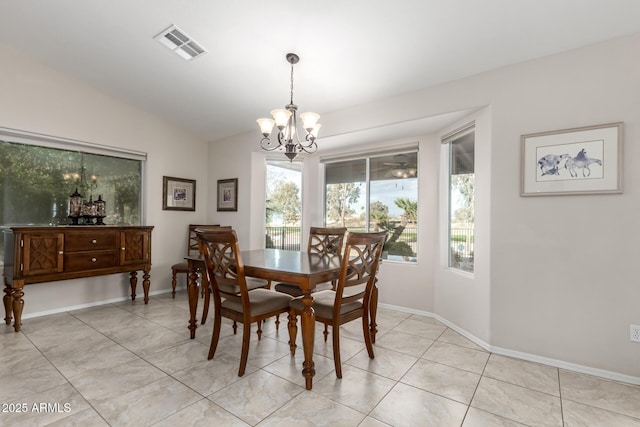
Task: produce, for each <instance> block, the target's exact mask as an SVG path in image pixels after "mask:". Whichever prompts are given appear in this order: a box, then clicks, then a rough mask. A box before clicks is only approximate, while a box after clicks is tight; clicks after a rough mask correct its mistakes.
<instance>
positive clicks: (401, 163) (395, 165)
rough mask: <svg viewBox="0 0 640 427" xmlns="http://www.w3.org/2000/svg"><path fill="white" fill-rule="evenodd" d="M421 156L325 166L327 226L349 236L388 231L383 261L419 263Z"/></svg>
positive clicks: (391, 156) (393, 156)
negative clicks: (359, 233) (362, 232)
mask: <svg viewBox="0 0 640 427" xmlns="http://www.w3.org/2000/svg"><path fill="white" fill-rule="evenodd" d="M417 165H418V153H417V152H416V151H413V152H407V153H394V154H386V155H379V156H371V157H366V158H360V159H353V160H346V161H336V162H327V163H325V224H326V226H327V227H347V228H348V229H349V230H350V231H381V230H387V231H388V232H389V236H388V237H387V242H386V243H385V247H384V251H383V255H382V257H383V258H384V259H389V260H397V261H409V262H415V261H416V260H417V256H418V255H417V241H418V239H417V237H418V221H417V220H418V166H417Z"/></svg>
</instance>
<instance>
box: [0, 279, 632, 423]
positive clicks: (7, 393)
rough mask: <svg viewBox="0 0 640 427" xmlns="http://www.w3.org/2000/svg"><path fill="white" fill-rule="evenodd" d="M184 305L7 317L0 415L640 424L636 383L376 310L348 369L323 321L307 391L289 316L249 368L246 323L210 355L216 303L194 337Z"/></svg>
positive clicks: (352, 341) (349, 351)
mask: <svg viewBox="0 0 640 427" xmlns="http://www.w3.org/2000/svg"><path fill="white" fill-rule="evenodd" d="M188 317H189V315H188V306H187V296H186V293H185V292H184V291H183V292H181V293H178V294H177V295H176V298H175V299H172V298H171V295H170V294H162V295H156V296H153V297H152V299H151V301H150V303H149V305H146V306H145V305H144V303H142V302H141V301H135V302H132V301H124V302H120V303H115V304H108V305H104V306H100V307H93V308H87V309H82V310H76V311H72V312H68V313H59V314H53V315H49V316H43V317H39V318H32V319H26V320H24V322H23V323H24V325H23V330H22V332H21V333H18V334H16V333H14V332H13V328H12V327H9V326H5V327H4V329H0V375H2V380H1V381H0V385H1V387H0V398H1V399H0V402H1V403H2V405H3V407H2V408H0V409H1V410H2V411H1V412H0V425H11V426H47V425H51V426H73V425H78V426H108V425H111V426H146V425H158V426H208V425H220V426H278V427H280V426H322V425H326V426H333V427H338V426H339V427H343V426H361V427H375V426H389V425H391V426H416V425H428V426H464V427H470V426H474V427H475V426H483V427H484V426H522V425H525V426H527V425H528V426H547V425H549V426H562V425H565V426H607V427H609V426H625V427H629V426H638V427H640V386H634V385H629V384H622V383H617V382H614V381H608V380H604V379H600V378H595V377H591V376H588V375H583V374H579V373H575V372H571V371H565V370H561V369H557V368H553V367H550V366H544V365H539V364H536V363H531V362H526V361H522V360H517V359H512V358H508V357H504V356H500V355H496V354H491V353H488V352H486V351H484V350H483V349H482V348H480V347H478V346H477V345H476V344H474V343H472V342H471V341H469V340H467V339H466V338H464V337H463V336H461V335H460V334H458V333H456V332H455V331H453V330H451V329H449V328H447V327H446V326H445V325H443V324H441V323H439V322H438V321H436V320H434V319H431V318H425V317H421V316H417V315H411V314H407V313H401V312H398V311H393V310H388V309H384V308H380V309H379V311H378V324H379V331H380V332H379V334H378V336H377V344H376V345H375V347H374V350H375V353H376V358H375V359H373V360H371V359H369V357H368V356H367V352H366V350H365V346H364V341H363V339H362V330H361V324H360V323H359V322H357V321H356V322H352V323H351V324H348V325H345V326H344V329H343V331H342V333H341V344H340V345H341V351H342V370H343V378H342V379H341V380H340V379H337V378H336V376H335V370H334V366H333V359H332V358H333V349H332V345H331V339H329V340H328V342H326V343H325V342H324V339H323V335H322V327H321V326H319V327H318V328H317V329H316V342H315V357H314V359H315V362H316V376H315V378H314V388H313V390H312V391H306V390H305V389H304V381H303V378H302V376H301V374H300V371H301V369H302V360H303V356H302V352H301V351H298V352H297V353H296V356H295V357H294V358H292V357H291V356H290V355H289V346H288V344H287V341H288V334H287V330H286V323H283V324H281V327H280V330H279V331H277V330H276V328H275V323H274V322H273V321H271V320H270V321H268V322H267V323H266V324H265V325H264V327H263V331H264V332H263V337H262V340H261V341H258V340H257V336H256V334H253V335H252V342H251V347H250V353H249V361H248V365H247V369H246V373H245V375H244V376H243V377H241V378H240V377H238V376H237V371H238V365H239V362H240V360H239V357H240V345H241V333H239V334H237V335H233V330H232V328H231V323H229V322H226V321H225V324H224V325H223V327H222V331H221V339H220V343H219V345H218V352H217V354H216V357H215V359H213V360H207V353H208V351H209V342H210V339H211V328H212V326H213V325H212V324H213V321H212V317H211V313H210V314H209V321H208V322H207V323H206V324H205V325H204V326H200V327H199V328H198V330H197V336H196V339H195V340H191V339H189V331H188V330H187V328H186V325H187V320H188ZM254 328H255V326H254ZM298 335H300V334H298ZM297 338H298V344H299V345H301V337H300V336H298V337H297Z"/></svg>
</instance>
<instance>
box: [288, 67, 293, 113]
mask: <svg viewBox="0 0 640 427" xmlns="http://www.w3.org/2000/svg"><path fill="white" fill-rule="evenodd" d="M289 103H290V104H293V64H291V101H290V102H289Z"/></svg>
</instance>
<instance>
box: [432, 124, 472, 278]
mask: <svg viewBox="0 0 640 427" xmlns="http://www.w3.org/2000/svg"><path fill="white" fill-rule="evenodd" d="M472 133H473V134H474V141H473V144H474V151H473V163H474V166H473V167H474V170H473V175H474V199H475V194H476V193H475V176H476V171H475V164H476V155H475V151H476V150H475V133H476V123H475V121H473V122H470V123H467V124H465V125H463V126H461V127H459V128H456V129H455V130H453V131H451V132H449V133H447V134H445V135H444V136H442V138H441V143H442V145H447V156H446V160H447V165H446V171H447V174H446V180H447V211H446V212H447V224H446V231H447V232H446V242H445V244H446V258H447V262H446V267H447V268H449V269H451V270H454V271H458V272H461V273H465V274H471V275H473V274H474V273H475V254H474V255H473V260H474V262H473V264H472V268H471V269H464V268H461V267H460V266H457V265H453V263H452V252H451V251H452V247H451V241H452V234H451V230H452V227H451V225H452V221H451V219H452V213H453V212H452V194H451V185H452V176H453V174H452V171H453V160H454V159H453V143H454V142H455V141H457V140H459V139H461V138H463V137H465V136H467V135H469V134H472ZM473 213H474V227H473V230H474V232H473V235H472V236H471V238H472V240H473V242H474V243H473V248H474V249H473V251H472V252H475V205H474V209H473Z"/></svg>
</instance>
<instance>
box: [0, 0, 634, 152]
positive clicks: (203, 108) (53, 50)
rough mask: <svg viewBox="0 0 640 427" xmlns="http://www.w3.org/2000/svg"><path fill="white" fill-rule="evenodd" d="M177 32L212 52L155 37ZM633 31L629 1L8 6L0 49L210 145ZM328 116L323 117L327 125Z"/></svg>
mask: <svg viewBox="0 0 640 427" xmlns="http://www.w3.org/2000/svg"><path fill="white" fill-rule="evenodd" d="M172 24H173V25H176V26H177V27H179V28H180V29H181V30H182V31H183V32H184V33H186V34H187V35H189V36H190V37H192V39H193V40H195V41H196V42H197V43H199V44H200V45H201V46H202V47H204V49H206V50H207V53H206V54H204V55H203V56H201V57H200V58H198V59H195V60H193V61H190V62H187V61H185V60H183V59H182V58H181V57H180V56H178V55H175V54H174V53H172V52H171V51H170V50H169V49H167V48H166V47H165V46H163V45H162V44H160V43H158V42H157V41H156V40H154V36H156V35H158V34H159V33H160V32H161V31H162V30H164V29H166V28H167V27H169V26H170V25H172ZM639 31H640V1H637V0H607V1H602V0H477V1H474V0H396V1H381V0H350V1H344V0H341V1H335V0H327V1H315V2H312V1H292V0H269V1H265V0H242V1H229V0H227V1H217V0H188V1H185V0H134V1H132V0H109V1H103V0H2V1H1V2H0V43H3V44H6V45H8V46H10V47H12V48H15V49H16V50H18V51H20V52H22V53H23V54H24V55H26V56H28V57H31V58H34V59H35V60H37V61H39V62H41V63H43V64H46V65H47V66H50V67H51V68H54V69H57V70H60V71H62V72H64V73H67V74H70V75H72V76H75V77H77V78H78V79H81V80H83V81H85V82H87V83H88V84H90V85H92V86H95V87H97V88H98V89H100V90H102V91H104V92H106V93H108V94H110V95H111V96H114V97H117V98H119V99H122V100H125V101H127V102H129V103H131V104H133V105H135V106H138V107H139V108H142V109H144V110H146V111H148V112H150V113H152V114H155V115H158V116H160V117H162V118H164V119H166V120H167V121H170V122H172V123H175V124H176V125H178V126H181V127H183V128H186V129H189V130H190V131H192V132H193V133H194V134H196V135H199V136H200V137H202V138H203V139H205V140H207V141H214V140H217V139H220V138H223V137H226V136H230V135H234V134H238V133H242V132H247V131H252V130H255V131H256V137H257V136H258V132H257V127H256V124H255V119H256V118H258V117H263V116H266V115H268V113H269V111H270V110H271V109H274V108H282V107H283V106H284V105H285V104H287V103H288V101H289V90H290V87H289V86H290V82H289V64H288V63H287V62H286V61H285V54H286V53H287V52H295V53H297V54H298V55H299V56H300V58H301V59H300V62H299V64H298V65H296V67H295V92H294V102H295V103H296V104H298V105H299V107H300V110H301V111H307V110H312V111H315V112H318V113H320V114H321V115H322V114H326V113H329V112H333V111H337V110H341V109H344V108H347V107H351V106H356V105H360V104H363V103H367V102H370V101H374V100H379V99H383V98H386V97H389V96H394V95H398V94H401V93H405V92H411V91H415V90H419V89H423V88H427V87H429V86H433V85H437V84H440V83H443V82H446V81H451V80H455V79H459V78H463V77H466V76H470V75H474V74H478V73H480V72H483V71H486V70H490V69H494V68H498V67H502V66H505V65H508V64H513V63H517V62H522V61H527V60H530V59H533V58H537V57H541V56H546V55H550V54H554V53H557V52H562V51H565V50H569V49H573V48H576V47H580V46H584V45H588V44H593V43H597V42H600V41H603V40H607V39H611V38H615V37H619V36H623V35H626V34H631V33H636V32H639ZM321 121H322V120H321Z"/></svg>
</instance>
